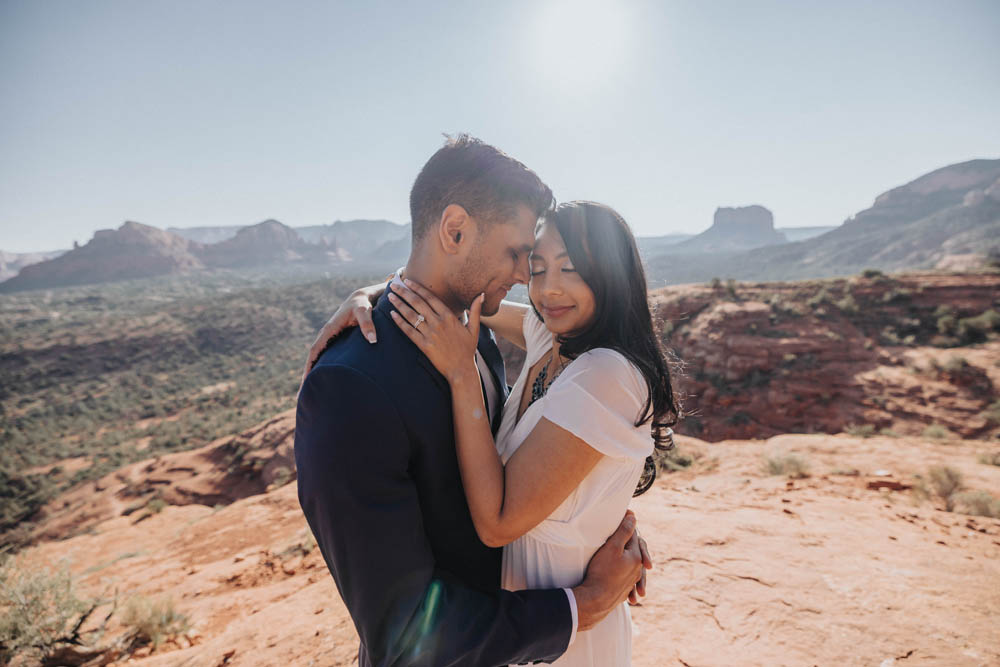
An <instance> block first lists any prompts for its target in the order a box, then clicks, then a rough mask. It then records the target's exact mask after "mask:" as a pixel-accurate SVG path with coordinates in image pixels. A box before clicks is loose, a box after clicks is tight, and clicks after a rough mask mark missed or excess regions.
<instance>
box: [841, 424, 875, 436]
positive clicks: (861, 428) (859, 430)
mask: <svg viewBox="0 0 1000 667" xmlns="http://www.w3.org/2000/svg"><path fill="white" fill-rule="evenodd" d="M847 435H853V436H854V437H856V438H870V437H872V436H873V435H875V426H874V425H873V424H851V425H849V426H848V427H847Z"/></svg>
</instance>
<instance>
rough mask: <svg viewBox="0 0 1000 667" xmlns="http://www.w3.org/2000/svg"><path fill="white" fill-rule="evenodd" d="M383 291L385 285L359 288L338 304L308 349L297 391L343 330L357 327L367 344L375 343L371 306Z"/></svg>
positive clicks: (379, 284)
mask: <svg viewBox="0 0 1000 667" xmlns="http://www.w3.org/2000/svg"><path fill="white" fill-rule="evenodd" d="M390 278H391V276H390ZM384 291H385V283H378V284H375V285H369V286H368V287H360V288H358V289H356V290H354V291H353V292H351V295H350V296H349V297H347V299H346V300H345V301H344V303H342V304H340V308H338V309H337V312H335V313H334V314H333V317H331V318H330V319H329V320H328V321H327V323H326V324H324V325H323V328H322V329H320V330H319V334H318V335H317V336H316V342H314V343H313V344H312V347H311V348H309V355H308V356H307V357H306V365H305V368H304V369H303V370H302V380H301V381H300V382H299V389H302V383H303V382H305V381H306V376H307V375H309V371H311V370H312V367H313V366H314V365H315V364H316V361H317V360H318V359H319V355H321V354H322V353H323V350H325V349H326V347H327V345H329V344H330V341H331V340H332V339H334V338H336V337H337V336H338V335H340V334H341V333H343V331H344V330H345V329H349V328H350V327H358V326H359V327H361V332H362V333H363V334H364V335H365V338H367V339H368V342H369V343H375V342H376V340H377V339H376V337H375V325H374V324H373V323H372V306H373V305H375V302H376V301H378V298H379V297H380V296H382V292H384Z"/></svg>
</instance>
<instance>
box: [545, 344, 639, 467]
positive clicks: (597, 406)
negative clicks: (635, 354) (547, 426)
mask: <svg viewBox="0 0 1000 667" xmlns="http://www.w3.org/2000/svg"><path fill="white" fill-rule="evenodd" d="M647 394H648V389H647V388H646V381H645V379H644V378H643V376H642V373H640V372H639V370H638V369H637V368H636V367H635V366H634V365H633V364H632V363H631V362H630V361H629V360H628V359H626V358H625V357H624V356H623V355H621V354H620V353H618V352H615V351H613V350H608V349H604V348H599V349H596V350H590V351H588V352H585V353H583V354H581V355H580V356H579V357H578V358H577V359H575V360H574V361H573V362H572V363H570V365H569V366H567V367H566V369H565V370H564V371H563V372H562V374H560V375H559V377H558V378H556V380H555V382H553V383H552V386H551V387H549V391H548V393H547V394H546V396H545V407H544V408H543V410H542V417H544V418H546V419H548V420H549V421H550V422H552V423H553V424H555V425H557V426H559V427H561V428H564V429H566V430H567V431H569V432H570V433H572V434H573V435H575V436H576V437H578V438H580V439H581V440H583V441H584V442H586V443H587V444H588V445H590V446H591V447H593V448H594V449H596V450H597V451H599V452H600V453H602V454H604V455H605V456H608V457H611V458H614V459H630V460H634V461H641V460H644V459H645V458H646V457H647V456H649V455H650V454H651V453H652V451H653V438H652V435H651V434H650V426H649V422H646V423H645V424H642V425H640V426H635V422H636V420H637V419H638V418H639V416H640V414H641V412H642V408H643V407H644V406H645V404H646V396H647Z"/></svg>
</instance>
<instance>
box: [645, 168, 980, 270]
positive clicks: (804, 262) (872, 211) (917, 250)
mask: <svg viewBox="0 0 1000 667" xmlns="http://www.w3.org/2000/svg"><path fill="white" fill-rule="evenodd" d="M998 192H1000V160H971V161H969V162H963V163H960V164H955V165H951V166H948V167H944V168H942V169H938V170H936V171H933V172H931V173H929V174H927V175H925V176H922V177H920V178H918V179H916V180H914V181H913V182H911V183H908V184H906V185H903V186H900V187H898V188H893V189H892V190H889V191H888V192H885V193H883V194H881V195H879V196H878V197H877V198H876V199H875V203H874V204H873V205H872V206H871V207H870V208H867V209H865V210H864V211H861V212H859V213H857V214H856V215H854V216H852V217H851V218H849V219H848V220H847V221H846V222H844V224H842V225H841V226H839V227H837V228H836V229H833V230H830V231H829V232H827V233H825V234H823V235H821V236H817V237H814V238H809V239H806V240H802V241H798V242H795V243H785V244H780V245H773V246H768V247H763V248H755V249H753V250H748V251H744V252H739V253H736V254H731V255H728V256H726V257H722V258H712V257H710V256H698V257H689V256H685V255H682V254H671V255H666V254H665V255H664V256H662V257H658V258H655V259H653V260H651V261H650V262H649V263H648V265H647V272H648V274H649V276H650V280H651V282H652V283H653V284H660V285H662V284H670V283H681V282H696V281H706V280H710V279H711V278H713V277H719V278H723V279H725V278H734V279H737V280H798V279H802V278H823V277H829V276H843V275H850V274H852V273H858V272H860V271H862V270H864V269H866V268H876V269H880V270H882V271H903V270H924V269H933V268H952V269H959V268H964V269H968V268H972V267H978V266H982V265H983V264H984V263H985V262H986V258H987V254H988V252H989V251H990V249H991V248H1000V242H998V241H997V239H998V238H1000V197H997V196H996V194H997V193H998Z"/></svg>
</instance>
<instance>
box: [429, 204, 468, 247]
mask: <svg viewBox="0 0 1000 667" xmlns="http://www.w3.org/2000/svg"><path fill="white" fill-rule="evenodd" d="M474 225H475V223H474V222H473V221H472V218H470V217H469V213H468V211H466V210H465V207H463V206H459V205H458V204H449V205H448V206H446V207H445V209H444V211H442V212H441V223H440V224H439V225H438V240H439V241H440V243H441V248H442V249H443V250H444V251H445V252H446V253H447V254H449V255H455V254H458V253H459V252H461V249H462V246H464V245H465V244H466V243H467V242H468V240H469V235H470V234H471V233H472V231H473V230H472V228H473V226H474Z"/></svg>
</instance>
